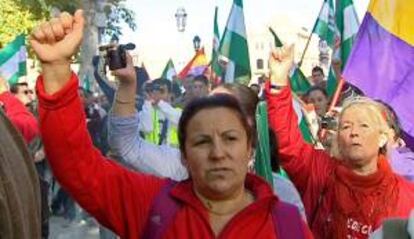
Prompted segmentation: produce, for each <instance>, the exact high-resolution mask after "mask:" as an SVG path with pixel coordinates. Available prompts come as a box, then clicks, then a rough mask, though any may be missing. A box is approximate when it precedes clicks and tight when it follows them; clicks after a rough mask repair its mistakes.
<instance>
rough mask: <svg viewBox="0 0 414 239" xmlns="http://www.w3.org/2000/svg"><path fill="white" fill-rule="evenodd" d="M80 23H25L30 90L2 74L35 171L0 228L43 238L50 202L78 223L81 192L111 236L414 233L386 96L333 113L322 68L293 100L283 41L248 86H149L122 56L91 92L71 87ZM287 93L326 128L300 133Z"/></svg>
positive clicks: (408, 162) (402, 155)
mask: <svg viewBox="0 0 414 239" xmlns="http://www.w3.org/2000/svg"><path fill="white" fill-rule="evenodd" d="M83 29H84V18H83V15H82V11H81V10H78V11H76V13H75V14H74V15H73V16H72V15H70V14H68V13H62V14H61V15H60V16H59V17H58V18H54V19H52V20H50V21H49V22H47V23H46V24H42V25H40V26H39V27H37V28H36V29H35V30H34V32H33V33H32V35H31V38H30V44H31V46H32V48H33V51H34V53H35V54H36V56H37V58H38V59H39V61H40V62H41V64H42V73H41V75H40V76H39V78H38V80H37V83H36V92H34V91H33V90H32V89H29V88H28V85H27V84H26V83H18V84H16V85H12V86H10V87H8V86H7V84H6V82H5V81H4V80H2V79H1V78H0V102H1V103H2V110H3V111H4V115H5V116H7V118H8V119H6V121H7V120H10V121H11V123H12V124H13V125H14V127H15V128H16V129H17V130H18V131H20V134H21V135H22V136H23V139H24V142H25V143H26V146H27V148H28V149H29V151H28V153H25V152H26V151H25V150H26V149H25V147H24V146H23V147H22V145H23V140H22V139H19V138H18V137H17V138H16V137H15V138H13V139H11V138H8V140H10V141H17V142H16V145H20V148H18V149H17V148H16V150H20V151H19V152H23V151H24V152H23V153H22V154H23V156H14V157H16V158H19V157H20V158H22V159H20V161H21V162H26V164H25V165H23V166H20V169H21V170H19V171H22V175H23V174H28V173H29V174H30V175H31V177H32V180H33V181H32V186H31V187H30V188H28V190H29V192H25V193H27V195H26V194H22V195H20V196H22V197H24V200H18V202H22V203H24V202H27V200H28V198H30V199H32V201H31V204H27V205H25V207H22V208H20V209H19V210H22V211H24V210H25V211H26V212H21V214H25V215H30V216H29V217H27V218H21V219H19V218H18V217H13V216H10V217H11V218H13V220H14V221H13V223H10V221H11V220H10V221H7V222H8V223H9V224H8V225H10V226H9V228H6V229H3V228H5V226H3V225H0V233H2V232H3V231H4V232H7V233H9V234H5V235H13V229H14V231H19V230H21V231H22V232H21V233H22V234H21V235H22V236H21V237H19V238H48V215H49V210H52V212H53V213H55V214H62V215H64V216H65V217H66V218H68V219H73V218H74V217H75V215H74V213H75V206H74V205H75V204H74V201H76V203H78V204H79V205H80V206H81V208H82V209H83V210H85V212H86V213H87V214H88V215H90V216H92V217H93V218H95V219H96V220H97V221H98V222H99V223H100V224H101V225H102V235H104V234H105V236H106V238H116V237H120V238H327V239H328V238H344V239H362V238H396V239H398V238H414V210H413V209H414V153H413V152H412V151H411V150H410V149H409V148H408V147H406V146H405V144H404V141H403V140H402V137H401V129H400V126H399V123H398V116H397V115H396V113H395V112H394V111H393V110H392V108H390V107H389V106H387V105H386V104H384V103H383V102H379V101H375V100H373V99H370V98H367V97H364V96H362V95H361V94H360V93H361V92H359V91H358V90H357V89H353V92H356V93H359V96H355V93H352V94H349V95H348V97H343V98H344V99H341V102H340V110H338V111H337V112H334V113H332V112H330V111H328V109H329V101H330V98H329V97H328V94H327V93H326V90H325V89H326V84H325V82H326V81H325V80H324V72H323V69H322V68H320V67H315V68H314V69H313V70H312V79H313V82H312V83H313V87H311V88H310V89H309V90H308V92H306V93H305V94H303V95H300V96H293V93H292V91H291V90H290V88H289V73H290V71H291V68H292V67H294V63H293V55H294V54H293V47H292V46H285V47H282V48H277V49H275V50H274V51H273V52H272V54H271V55H272V57H270V59H269V66H270V74H269V76H266V77H263V78H262V81H261V82H259V84H254V85H252V86H251V87H248V86H245V85H241V84H237V83H231V84H229V83H227V84H220V85H216V86H214V87H213V86H212V85H211V84H210V81H209V80H208V77H206V76H204V75H199V76H192V75H189V76H187V77H186V78H185V79H182V80H181V81H177V80H172V81H171V80H169V79H163V78H158V79H155V80H152V81H149V80H148V75H146V74H145V73H144V71H143V69H142V68H138V67H134V66H133V63H132V58H131V57H130V56H129V55H128V54H127V65H126V67H125V68H122V69H118V70H114V71H113V72H112V73H113V75H114V76H115V77H116V79H117V83H116V84H113V83H111V82H110V81H108V79H107V76H106V72H105V69H104V66H103V59H102V58H101V57H99V56H97V57H96V58H95V59H94V66H95V74H94V75H95V78H96V81H97V82H98V85H99V86H100V88H101V90H102V92H103V94H104V97H97V96H96V95H94V94H92V93H91V92H88V91H85V90H84V89H82V88H79V87H78V86H79V80H78V77H77V75H76V74H75V73H73V72H72V71H71V68H70V65H71V58H72V56H74V55H75V54H76V53H77V51H78V48H79V45H80V44H81V41H82V38H83ZM34 93H36V94H34ZM35 95H36V96H37V99H35ZM295 97H297V98H299V99H300V101H301V102H302V103H303V104H306V103H308V104H312V105H313V106H314V112H315V114H316V120H317V122H316V124H317V129H316V131H319V132H321V131H322V130H324V129H328V130H329V132H330V135H329V137H328V138H327V139H325V138H323V137H322V136H323V134H319V133H317V135H315V136H314V137H315V138H316V140H315V142H314V143H313V144H311V143H309V142H306V141H305V140H304V138H303V137H302V134H301V131H300V129H299V126H298V116H297V114H296V109H295V108H294V105H293V104H292V102H293V100H294V98H295ZM260 102H265V103H266V106H267V118H266V120H267V121H268V122H269V127H268V128H267V127H266V129H265V131H266V132H265V134H268V136H269V139H270V140H269V141H270V142H269V148H270V152H269V154H270V155H269V156H270V160H271V170H272V175H271V176H272V180H271V182H270V183H269V182H268V181H266V180H264V179H263V178H262V177H260V176H258V175H257V174H255V170H254V167H253V165H254V161H255V160H257V158H256V157H255V156H256V153H255V151H256V149H257V148H258V147H259V146H260V144H263V143H264V142H263V141H262V140H261V138H260V136H258V135H260V132H259V131H260V130H262V127H260V126H261V125H260V124H261V123H260V121H258V120H257V118H258V115H257V112H256V109H257V107H258V105H259V104H260ZM327 118H328V119H329V120H328V121H329V123H326V122H327V120H326V119H327ZM3 121H5V120H3ZM331 121H333V122H335V123H334V124H331ZM0 126H1V125H0ZM0 129H2V128H0ZM2 132H3V131H2ZM1 138H2V137H0V139H1ZM19 140H20V141H19ZM0 146H2V145H1V144H0ZM0 152H1V153H3V149H2V150H0ZM1 156H2V158H5V157H6V156H4V155H3V154H1ZM23 158H24V159H23ZM29 158H32V159H33V162H34V165H35V166H36V167H35V168H36V169H37V170H36V171H37V174H36V173H34V172H35V171H34V166H33V163H31V162H30V159H29ZM46 159H47V160H46ZM16 167H17V166H16ZM49 167H50V168H51V171H52V174H53V178H54V179H53V180H51V179H50V178H49V177H48V174H47V171H48V168H49ZM2 168H3V167H2ZM26 168H27V169H26ZM30 170H31V171H30ZM3 171H4V170H3ZM34 175H37V176H36V177H33V176H34ZM1 176H2V177H3V175H1ZM6 176H7V175H6ZM25 179H27V177H26V178H25ZM17 181H18V180H17ZM55 181H56V182H57V183H58V184H59V189H55V190H52V191H53V192H56V193H55V194H56V195H54V196H53V197H52V198H53V199H52V200H50V199H49V198H51V196H50V195H49V192H50V191H51V187H52V185H54V184H55ZM20 183H22V182H21V181H20ZM25 189H27V186H26V188H25ZM33 189H35V190H34V191H33ZM30 190H32V191H30ZM26 191H27V190H26ZM10 197H11V196H10ZM36 202H38V204H41V205H42V206H41V207H40V205H36ZM0 203H1V198H0ZM1 205H3V204H1ZM16 205H17V206H16ZM16 205H14V206H13V205H9V206H8V208H9V210H17V209H15V208H17V207H18V206H19V204H16ZM36 206H38V207H36ZM410 213H411V215H410ZM2 220H3V219H2ZM21 228H24V230H23V229H21ZM5 238H14V237H13V236H10V237H5Z"/></svg>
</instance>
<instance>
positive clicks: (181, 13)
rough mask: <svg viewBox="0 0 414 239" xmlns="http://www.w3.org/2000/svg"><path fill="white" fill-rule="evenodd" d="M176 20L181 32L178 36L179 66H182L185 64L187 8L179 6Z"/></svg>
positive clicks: (178, 29)
mask: <svg viewBox="0 0 414 239" xmlns="http://www.w3.org/2000/svg"><path fill="white" fill-rule="evenodd" d="M174 16H175V20H176V24H177V31H178V33H179V38H178V46H179V47H178V54H177V56H179V57H178V59H177V60H178V65H177V66H178V67H179V68H182V67H183V66H184V64H185V63H184V61H185V60H184V58H183V57H185V56H184V54H183V53H184V49H185V46H184V42H185V41H184V32H185V27H186V25H187V12H186V11H185V9H184V8H183V7H179V8H177V11H176V12H175V15H174Z"/></svg>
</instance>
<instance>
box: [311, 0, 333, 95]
mask: <svg viewBox="0 0 414 239" xmlns="http://www.w3.org/2000/svg"><path fill="white" fill-rule="evenodd" d="M312 32H313V33H314V34H317V35H318V36H319V38H320V39H321V41H324V42H326V44H327V45H328V47H329V48H330V49H331V50H332V51H333V50H334V48H335V43H336V40H337V39H336V38H337V37H338V29H337V27H336V23H335V11H334V5H333V0H325V1H324V2H323V5H322V9H321V11H320V13H319V16H318V19H317V20H316V23H315V26H314V27H313V31H312ZM336 84H337V79H336V77H335V74H334V71H333V69H332V67H329V72H328V82H327V85H329V87H327V89H326V90H327V92H328V95H329V96H332V95H333V94H334V93H335V90H336Z"/></svg>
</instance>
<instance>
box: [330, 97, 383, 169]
mask: <svg viewBox="0 0 414 239" xmlns="http://www.w3.org/2000/svg"><path fill="white" fill-rule="evenodd" d="M378 124H379V123H378V122H377V121H376V120H375V117H374V116H373V112H372V110H369V109H367V106H363V105H355V106H350V107H349V108H347V109H346V110H345V111H344V112H343V114H342V117H341V119H340V121H339V129H338V146H339V152H340V155H341V156H342V158H343V159H344V160H348V162H349V163H350V164H351V165H353V166H356V167H360V166H366V165H368V164H374V163H377V158H378V152H379V148H380V138H381V131H380V127H379V125H378Z"/></svg>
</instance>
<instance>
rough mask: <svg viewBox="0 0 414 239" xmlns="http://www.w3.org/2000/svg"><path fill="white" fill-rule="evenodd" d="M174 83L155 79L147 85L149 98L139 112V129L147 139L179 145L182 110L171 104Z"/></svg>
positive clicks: (159, 143)
mask: <svg viewBox="0 0 414 239" xmlns="http://www.w3.org/2000/svg"><path fill="white" fill-rule="evenodd" d="M171 89H172V84H171V82H170V81H169V80H167V79H162V78H159V79H155V80H154V81H152V82H151V83H149V85H148V87H147V98H146V100H145V103H144V105H143V107H142V110H141V111H140V112H139V119H140V121H139V129H140V131H141V132H142V133H143V135H144V138H145V140H147V141H149V142H151V143H153V144H158V145H163V144H166V145H170V146H174V147H176V146H178V137H177V125H178V121H179V119H180V116H181V110H180V109H178V108H174V107H172V106H171V98H172V92H171Z"/></svg>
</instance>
